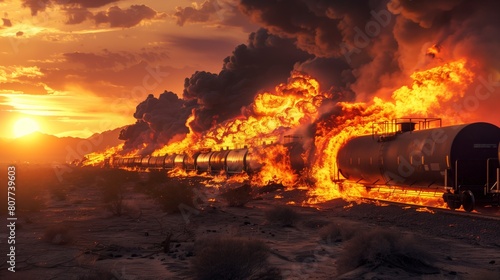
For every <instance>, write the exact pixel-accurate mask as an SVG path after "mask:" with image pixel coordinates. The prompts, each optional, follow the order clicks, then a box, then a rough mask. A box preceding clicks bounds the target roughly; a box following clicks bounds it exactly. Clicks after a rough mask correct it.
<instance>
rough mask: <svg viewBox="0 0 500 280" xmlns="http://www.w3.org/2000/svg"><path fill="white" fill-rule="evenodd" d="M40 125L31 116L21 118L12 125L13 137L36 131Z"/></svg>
mask: <svg viewBox="0 0 500 280" xmlns="http://www.w3.org/2000/svg"><path fill="white" fill-rule="evenodd" d="M39 129H40V126H39V125H38V123H37V122H36V121H35V120H33V119H31V118H22V119H19V120H17V121H16V123H15V124H14V127H13V133H14V137H16V138H19V137H21V136H24V135H27V134H30V133H33V132H35V131H38V130H39Z"/></svg>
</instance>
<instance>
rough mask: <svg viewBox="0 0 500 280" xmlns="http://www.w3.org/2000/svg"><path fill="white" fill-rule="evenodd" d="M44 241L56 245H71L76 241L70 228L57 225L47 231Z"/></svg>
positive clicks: (64, 225)
mask: <svg viewBox="0 0 500 280" xmlns="http://www.w3.org/2000/svg"><path fill="white" fill-rule="evenodd" d="M43 240H45V241H46V242H49V243H52V244H56V245H65V244H71V243H73V241H74V234H73V232H72V231H71V228H70V226H68V225H66V224H57V225H52V226H49V227H48V228H46V229H45V232H44V234H43Z"/></svg>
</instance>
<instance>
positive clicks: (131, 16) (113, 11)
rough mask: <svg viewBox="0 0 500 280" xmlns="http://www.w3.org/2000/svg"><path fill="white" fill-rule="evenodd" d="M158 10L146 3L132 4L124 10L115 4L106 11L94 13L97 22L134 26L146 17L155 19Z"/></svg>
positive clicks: (117, 25) (114, 25) (126, 26)
mask: <svg viewBox="0 0 500 280" xmlns="http://www.w3.org/2000/svg"><path fill="white" fill-rule="evenodd" d="M156 15H157V12H156V11H155V10H153V9H151V8H149V7H148V6H146V5H132V6H130V8H128V9H125V10H122V9H121V8H120V7H118V6H113V7H111V8H109V9H108V10H107V11H105V12H98V13H97V14H95V15H94V21H95V23H96V24H103V23H109V25H110V26H111V27H124V28H128V27H132V26H135V25H138V24H139V23H141V21H143V20H146V19H153V18H154V17H155V16H156Z"/></svg>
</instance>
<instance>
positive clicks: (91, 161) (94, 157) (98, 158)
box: [83, 144, 123, 166]
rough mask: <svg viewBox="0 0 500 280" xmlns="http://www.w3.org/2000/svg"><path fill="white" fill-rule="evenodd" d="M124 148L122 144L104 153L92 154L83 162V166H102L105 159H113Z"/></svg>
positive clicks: (86, 156)
mask: <svg viewBox="0 0 500 280" xmlns="http://www.w3.org/2000/svg"><path fill="white" fill-rule="evenodd" d="M122 148H123V144H120V145H118V146H115V147H111V148H109V149H107V150H106V151H104V152H102V153H95V152H94V153H90V154H87V155H85V160H84V161H83V165H85V166H96V165H100V164H102V162H104V160H105V159H107V158H111V157H112V156H113V155H115V154H116V153H117V152H119V151H121V150H122Z"/></svg>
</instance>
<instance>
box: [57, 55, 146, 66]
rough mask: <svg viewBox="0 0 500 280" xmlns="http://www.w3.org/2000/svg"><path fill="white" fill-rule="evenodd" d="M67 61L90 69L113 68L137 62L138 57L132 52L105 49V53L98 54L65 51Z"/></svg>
mask: <svg viewBox="0 0 500 280" xmlns="http://www.w3.org/2000/svg"><path fill="white" fill-rule="evenodd" d="M63 56H64V58H65V59H66V61H67V62H70V63H76V64H82V65H84V66H85V67H86V68H88V69H99V70H105V69H112V68H115V67H117V66H122V67H123V66H126V65H128V64H130V63H132V62H136V61H137V60H136V58H135V57H134V56H133V55H132V54H130V53H113V52H109V51H105V53H104V54H102V55H98V54H94V53H81V52H73V53H65V54H63Z"/></svg>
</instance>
